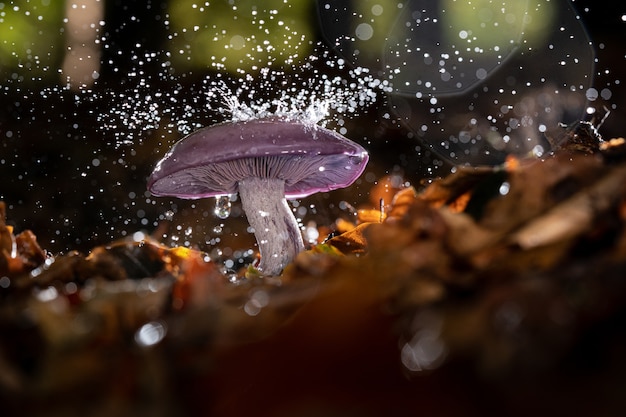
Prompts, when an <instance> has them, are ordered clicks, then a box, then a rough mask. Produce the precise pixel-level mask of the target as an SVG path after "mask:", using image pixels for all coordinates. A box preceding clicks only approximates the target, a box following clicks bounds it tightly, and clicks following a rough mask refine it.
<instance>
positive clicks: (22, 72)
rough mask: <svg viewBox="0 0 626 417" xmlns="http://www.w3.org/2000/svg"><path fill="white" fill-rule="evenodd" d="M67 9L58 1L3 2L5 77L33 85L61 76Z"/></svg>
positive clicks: (1, 65)
mask: <svg viewBox="0 0 626 417" xmlns="http://www.w3.org/2000/svg"><path fill="white" fill-rule="evenodd" d="M64 7H65V4H64V2H62V1H55V0H30V1H28V0H21V1H20V0H16V1H11V2H0V74H1V75H2V76H3V77H2V78H12V79H14V80H15V79H17V81H25V82H29V81H37V80H38V79H49V78H57V77H58V74H57V68H58V67H59V63H60V62H61V60H62V59H63V52H64V51H63V13H64Z"/></svg>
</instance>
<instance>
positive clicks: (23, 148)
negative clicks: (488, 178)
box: [0, 0, 626, 253]
mask: <svg viewBox="0 0 626 417" xmlns="http://www.w3.org/2000/svg"><path fill="white" fill-rule="evenodd" d="M553 1H554V0H553ZM574 6H575V7H576V8H577V10H578V11H579V13H580V15H581V17H582V20H583V22H584V25H585V27H586V28H587V30H588V32H589V35H590V37H591V39H592V40H593V43H594V44H595V46H596V53H597V64H596V78H595V80H594V86H595V87H596V88H597V89H598V90H601V89H602V88H605V87H608V88H610V90H611V92H612V97H611V98H610V99H609V100H607V101H606V102H604V103H603V102H596V103H594V105H595V106H602V105H603V104H606V105H607V106H608V107H610V108H611V109H612V113H611V115H610V116H609V117H608V119H607V120H606V122H605V123H604V125H602V127H601V133H602V135H603V136H604V137H606V138H611V137H616V136H622V135H623V134H624V131H623V129H624V125H623V109H624V107H625V106H626V103H625V102H624V101H625V100H626V92H625V91H624V82H626V77H625V75H626V68H625V65H624V63H625V54H626V42H624V41H625V40H626V39H625V36H624V29H626V22H623V21H622V15H625V14H626V6H625V5H623V4H616V3H615V2H608V1H605V2H602V1H594V2H592V1H576V2H575V3H574ZM166 8H167V2H165V1H161V2H156V1H152V2H139V1H137V2H129V1H122V0H118V1H107V2H106V9H105V17H104V20H105V21H106V22H107V24H106V29H105V33H104V35H105V36H106V37H107V44H108V45H109V48H107V49H104V50H103V56H102V62H103V65H102V68H101V71H100V78H99V79H98V83H97V85H96V86H95V87H94V90H95V91H107V92H108V93H107V94H108V95H107V94H102V95H100V96H94V98H92V99H90V100H84V99H83V100H80V102H78V101H77V100H76V99H75V98H76V97H75V94H76V93H74V92H71V91H64V92H62V93H58V94H53V95H49V96H46V97H44V96H42V95H41V94H38V92H39V91H41V90H44V89H45V88H47V87H50V85H52V84H53V83H54V82H55V81H54V79H51V80H50V79H48V80H43V81H42V82H30V83H29V82H25V83H22V84H16V83H12V82H9V80H8V78H9V77H10V75H11V73H12V72H13V70H10V69H9V70H7V69H6V68H4V69H3V72H2V74H1V75H2V76H3V77H4V81H3V87H4V88H3V89H2V90H0V91H1V95H0V181H1V183H0V199H1V200H3V201H5V202H6V204H7V208H8V210H7V211H8V215H7V217H8V223H9V224H11V225H13V226H14V227H15V228H16V231H17V232H19V231H21V230H24V229H31V230H33V231H34V232H35V234H36V235H37V236H38V240H39V241H40V244H41V245H42V247H44V248H46V249H48V250H49V251H51V252H53V253H58V252H68V251H70V250H80V251H88V250H89V249H90V248H93V247H94V246H97V245H101V244H105V243H107V242H110V241H111V240H114V239H118V238H122V237H126V236H130V235H132V234H133V233H135V232H136V231H144V232H145V233H146V234H148V233H155V231H156V230H157V229H158V233H156V234H155V237H156V238H157V239H159V240H163V241H164V242H166V243H168V244H185V245H192V246H196V245H197V246H199V247H200V248H201V249H204V250H209V251H210V250H213V249H214V248H215V246H216V242H215V241H214V237H215V236H216V232H215V231H214V227H215V226H216V225H220V224H223V226H224V227H223V229H222V232H221V236H222V242H221V243H220V244H217V246H221V247H222V248H223V247H225V242H227V241H228V239H229V236H230V237H233V239H234V240H232V243H230V244H231V246H232V247H233V250H235V249H239V248H246V247H251V245H252V244H253V242H254V240H253V237H252V236H251V235H250V234H249V233H247V232H246V231H245V222H244V221H242V218H241V215H240V213H239V211H238V210H237V207H236V206H235V208H234V210H233V217H232V218H231V219H228V220H226V221H221V220H219V219H216V218H215V217H214V216H213V214H212V209H213V204H214V203H213V201H212V200H211V201H182V200H174V199H163V198H161V199H154V198H152V197H151V196H150V195H149V194H148V193H147V192H146V189H145V183H146V177H147V176H148V175H149V173H150V171H151V169H152V167H153V166H154V164H155V163H156V161H157V160H158V159H159V158H160V157H161V156H162V155H163V154H164V152H165V151H166V150H167V149H168V148H169V146H170V145H171V144H172V143H173V142H174V141H175V140H177V139H178V138H179V137H180V135H179V134H178V133H177V132H169V131H164V130H154V131H147V132H144V133H143V134H144V137H141V138H136V139H135V140H134V143H133V144H132V146H131V145H122V146H116V140H117V138H116V136H115V135H114V134H113V133H112V132H108V131H103V130H102V129H98V115H99V114H101V113H102V112H107V111H108V110H109V109H110V101H111V97H112V96H115V95H116V94H124V93H128V91H129V90H132V89H133V88H135V87H136V83H137V79H136V78H133V77H131V76H129V73H131V72H133V71H134V70H136V68H137V64H136V60H133V59H132V56H133V55H134V54H137V53H139V54H144V53H145V52H146V51H155V52H157V53H159V52H160V51H161V49H162V45H163V43H164V41H165V40H166V38H167V35H168V34H167V31H166V30H165V28H164V26H163V24H162V22H161V19H162V16H163V13H164V10H166ZM313 13H314V5H313V4H312V5H311V16H314V14H313ZM131 17H134V18H131ZM137 17H139V18H137ZM0 24H1V23H0ZM321 35H322V34H321V33H318V34H317V36H318V38H319V39H322V36H321ZM138 44H139V45H141V46H140V48H139V50H138V48H137V46H136V45H138ZM160 64H161V61H159V60H158V59H156V60H154V61H153V62H148V63H145V64H143V65H142V67H141V68H142V70H143V72H144V73H143V77H144V78H145V79H148V80H150V85H149V89H152V90H155V89H163V90H167V89H168V88H171V86H170V85H168V83H169V82H170V81H168V80H167V79H163V78H162V77H160V76H159V74H161V73H162V67H161V65H160ZM536 65H541V62H537V63H536ZM114 68H116V69H117V70H114ZM210 74H211V72H210V71H190V72H188V73H186V74H184V76H181V77H179V78H178V82H179V83H180V84H181V85H182V89H181V94H182V95H187V97H188V98H190V99H191V98H192V97H193V96H194V95H197V90H195V88H196V87H195V86H197V84H198V82H199V80H201V79H203V78H204V77H206V76H207V75H210ZM25 76H26V77H28V75H27V73H26V75H25ZM620 80H621V81H622V82H621V83H619V84H618V82H619V81H620ZM386 111H388V109H387V108H386V104H385V102H384V100H382V99H381V100H379V101H378V102H377V103H376V104H375V105H374V106H372V107H370V108H369V109H368V110H367V111H366V112H364V114H362V115H360V116H359V117H357V118H354V119H352V120H348V121H347V127H348V134H347V136H348V137H350V138H351V139H353V140H355V141H357V142H360V143H362V144H363V145H364V146H365V147H366V148H367V149H368V150H369V152H370V154H371V162H370V165H369V167H368V169H367V170H366V173H365V174H364V176H363V177H362V179H361V180H359V181H358V182H357V183H356V184H355V185H354V186H352V187H351V188H349V189H347V190H343V191H337V192H333V193H327V194H323V195H318V196H312V197H309V198H308V199H305V200H304V201H302V202H301V205H302V206H306V207H311V206H313V207H312V208H309V209H308V211H307V214H306V215H305V216H304V219H303V221H304V222H307V221H308V220H314V221H315V222H316V223H317V224H324V223H327V224H330V223H332V221H333V220H334V219H335V218H337V217H338V216H350V215H351V213H350V212H349V210H347V209H346V208H345V207H346V206H345V205H340V204H339V202H340V201H347V202H349V203H350V204H351V205H352V206H354V207H359V206H368V205H371V204H372V203H371V202H369V200H368V193H369V190H370V188H371V187H372V186H373V185H374V183H375V182H376V181H377V180H379V179H380V178H381V177H382V176H384V175H388V174H396V175H397V176H398V177H399V178H402V179H403V181H405V182H406V183H410V184H412V185H415V186H419V184H420V182H421V181H422V180H423V179H425V178H427V177H432V176H436V175H443V174H445V172H446V168H447V167H448V165H447V164H445V163H443V160H442V159H441V158H438V157H437V156H436V155H432V154H431V153H430V152H429V151H427V150H425V149H426V147H425V146H422V145H423V144H420V143H418V142H416V140H415V139H410V138H408V137H407V133H408V132H407V130H406V129H404V128H403V127H402V126H399V125H398V124H397V123H393V122H391V121H387V120H385V119H383V118H382V117H381V115H382V114H383V113H385V112H386ZM212 117H215V115H214V114H199V115H198V122H200V123H203V124H209V123H211V122H213V120H212V119H211V118H212ZM416 147H418V148H417V149H419V151H418V150H417V149H416ZM168 212H170V213H169V215H172V214H173V217H171V216H169V215H168ZM170 217H171V220H169V219H170ZM212 239H213V240H212Z"/></svg>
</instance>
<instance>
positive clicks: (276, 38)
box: [166, 0, 315, 72]
mask: <svg viewBox="0 0 626 417" xmlns="http://www.w3.org/2000/svg"><path fill="white" fill-rule="evenodd" d="M169 7H170V9H169V15H170V30H171V36H170V45H169V46H167V47H166V48H167V49H168V50H170V51H171V54H172V61H173V63H174V66H175V67H176V68H177V69H180V70H184V69H189V68H190V67H191V68H200V69H202V68H207V67H213V68H215V69H218V70H226V71H229V72H237V70H241V71H248V70H255V69H257V68H261V67H265V66H269V67H280V66H283V65H285V64H287V65H290V64H291V63H292V62H293V61H294V60H295V59H297V57H299V56H306V55H308V53H309V52H310V49H311V46H312V43H311V42H312V39H313V37H312V33H313V30H314V28H313V24H314V23H315V20H314V19H312V18H311V11H312V4H311V2H310V1H309V0H304V1H298V2H289V3H288V2H287V1H285V0H266V1H263V2H258V1H254V0H237V1H235V0H231V1H228V2H226V1H219V2H213V1H212V2H208V1H207V2H204V3H198V2H196V1H195V0H184V1H176V2H171V3H170V5H169ZM250 16H253V19H252V20H251V19H250Z"/></svg>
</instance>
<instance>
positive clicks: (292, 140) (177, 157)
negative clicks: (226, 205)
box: [148, 118, 368, 275]
mask: <svg viewBox="0 0 626 417" xmlns="http://www.w3.org/2000/svg"><path fill="white" fill-rule="evenodd" d="M367 160H368V154H367V152H366V151H365V149H363V148H362V147H361V146H360V145H358V144H356V143H354V142H352V141H350V140H349V139H347V138H345V137H343V136H341V135H340V134H338V133H337V132H334V131H332V130H329V129H325V128H323V127H320V126H316V125H309V124H303V123H300V122H297V121H292V120H284V119H279V118H267V119H256V120H250V121H243V122H232V123H223V124H218V125H214V126H211V127H208V128H204V129H200V130H198V131H196V132H194V133H192V134H190V135H188V136H186V137H185V138H183V139H181V140H180V141H179V142H177V143H176V144H175V145H174V146H173V147H172V149H171V150H170V151H169V152H168V153H167V154H166V155H165V156H164V157H163V159H161V160H160V161H159V162H158V163H157V165H156V167H155V169H154V171H153V172H152V174H151V175H150V178H149V179H148V189H149V191H150V192H151V193H152V194H154V195H156V196H173V197H179V198H186V199H198V198H205V197H214V196H221V195H225V194H235V193H239V197H240V199H241V203H242V208H243V210H244V212H245V213H246V217H247V218H248V221H249V222H250V225H251V226H252V227H253V228H254V230H255V236H256V239H257V244H258V245H259V251H260V253H261V263H260V264H259V269H261V271H262V272H263V273H264V274H267V275H278V274H280V272H281V271H282V269H283V268H284V266H285V265H286V264H288V263H289V262H291V261H292V259H293V257H295V255H296V254H297V253H298V252H300V251H301V250H303V249H304V243H303V241H302V235H301V233H300V229H299V228H298V225H297V221H296V219H295V217H294V216H293V212H292V211H291V210H290V209H289V206H288V205H287V202H286V199H285V198H286V197H287V198H298V197H304V196H308V195H311V194H314V193H317V192H320V191H330V190H334V189H337V188H344V187H347V186H349V185H350V184H352V183H353V182H354V181H355V180H356V179H357V178H358V177H359V176H360V175H361V173H362V172H363V170H364V169H365V166H366V164H367Z"/></svg>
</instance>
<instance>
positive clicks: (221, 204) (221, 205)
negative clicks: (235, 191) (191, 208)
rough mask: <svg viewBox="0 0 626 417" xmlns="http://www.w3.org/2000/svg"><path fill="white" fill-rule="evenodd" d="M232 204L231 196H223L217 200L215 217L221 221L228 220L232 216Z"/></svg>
mask: <svg viewBox="0 0 626 417" xmlns="http://www.w3.org/2000/svg"><path fill="white" fill-rule="evenodd" d="M231 207H232V204H231V203H230V196H228V195H222V196H219V197H217V198H216V199H215V211H214V213H215V215H216V216H217V217H218V218H220V219H227V218H228V216H230V211H231Z"/></svg>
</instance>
